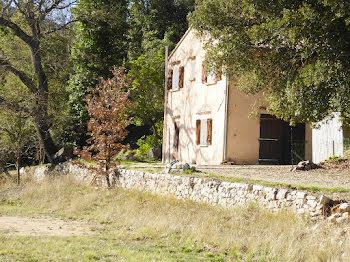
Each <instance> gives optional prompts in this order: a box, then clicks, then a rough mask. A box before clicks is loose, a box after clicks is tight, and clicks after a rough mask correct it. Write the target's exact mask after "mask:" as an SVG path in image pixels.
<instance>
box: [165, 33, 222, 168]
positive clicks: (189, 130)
mask: <svg viewBox="0 0 350 262" xmlns="http://www.w3.org/2000/svg"><path fill="white" fill-rule="evenodd" d="M202 45H203V44H202V43H201V42H200V41H199V40H198V39H197V38H196V36H195V34H194V32H193V31H192V30H189V31H188V32H187V34H186V35H185V37H184V38H183V40H182V42H181V43H180V44H179V45H178V47H177V49H175V51H174V52H173V53H172V54H171V56H170V57H169V61H168V68H176V67H180V66H184V68H185V69H184V87H183V88H181V89H178V90H176V91H174V90H169V91H168V95H167V106H166V117H165V123H164V128H165V132H164V142H163V150H164V156H163V157H164V160H165V161H171V160H173V159H174V157H175V158H177V159H178V160H181V161H186V162H189V163H192V162H195V163H197V164H201V165H202V164H208V165H209V164H213V165H214V164H220V163H221V162H222V160H223V147H224V122H225V99H226V95H225V90H226V78H225V77H224V76H223V77H222V80H220V81H217V83H216V84H203V83H202V81H201V72H202V62H203V61H204V59H205V52H204V49H203V46H202ZM192 63H194V64H195V75H196V77H195V79H191V71H192ZM202 118H211V119H212V120H213V129H212V145H209V146H201V145H197V144H196V120H198V119H202ZM175 122H177V125H178V127H179V138H180V139H179V149H178V152H174V148H173V144H174V141H173V140H174V137H175V129H174V123H175ZM176 153H177V156H174V154H176Z"/></svg>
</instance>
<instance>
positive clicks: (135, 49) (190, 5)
mask: <svg viewBox="0 0 350 262" xmlns="http://www.w3.org/2000/svg"><path fill="white" fill-rule="evenodd" d="M193 10H194V0H168V1H164V0H134V1H131V3H130V6H129V13H130V18H129V24H130V31H129V42H130V51H129V57H133V58H135V57H138V56H139V55H141V54H143V53H144V52H145V51H148V50H150V49H153V48H155V47H156V46H159V42H160V41H162V40H165V41H166V42H167V43H168V44H169V45H170V46H169V47H170V50H171V49H172V48H174V47H175V45H176V44H177V43H178V41H179V40H180V39H181V37H182V36H183V34H184V33H185V32H186V30H187V29H188V22H187V15H188V13H189V12H191V11H193ZM155 40H158V41H155Z"/></svg>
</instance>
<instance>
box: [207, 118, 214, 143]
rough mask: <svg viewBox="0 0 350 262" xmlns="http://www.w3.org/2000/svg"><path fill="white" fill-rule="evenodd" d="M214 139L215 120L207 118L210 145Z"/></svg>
mask: <svg viewBox="0 0 350 262" xmlns="http://www.w3.org/2000/svg"><path fill="white" fill-rule="evenodd" d="M212 140H213V120H212V119H208V120H207V145H208V146H210V145H211V143H212Z"/></svg>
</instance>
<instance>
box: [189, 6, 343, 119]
mask: <svg viewBox="0 0 350 262" xmlns="http://www.w3.org/2000/svg"><path fill="white" fill-rule="evenodd" d="M196 4H197V5H196V10H195V12H193V13H192V14H191V16H190V20H191V23H192V25H193V27H194V28H195V29H196V30H198V32H199V34H200V35H201V36H203V37H205V38H206V40H207V44H206V49H207V51H208V57H209V60H211V61H215V63H216V64H221V65H224V66H225V68H226V69H227V70H228V71H230V72H234V74H236V75H237V76H238V77H239V87H240V88H242V89H243V90H245V91H246V92H248V93H257V92H261V91H262V92H264V94H265V98H266V99H267V101H268V102H269V104H270V106H269V108H268V111H269V112H271V113H273V114H275V115H276V116H277V117H279V118H282V119H284V120H286V121H290V122H292V123H297V122H317V121H319V120H322V119H323V118H324V117H326V116H327V115H330V114H332V113H333V112H341V113H342V116H343V117H344V118H346V119H348V120H349V119H350V88H349V82H350V62H349V61H350V23H349V21H350V16H349V15H350V3H349V2H348V1H341V0H340V1H335V0H329V1H323V0H311V1H300V0H271V1H265V0H263V1H262V0H242V1H241V0H203V1H197V2H196Z"/></svg>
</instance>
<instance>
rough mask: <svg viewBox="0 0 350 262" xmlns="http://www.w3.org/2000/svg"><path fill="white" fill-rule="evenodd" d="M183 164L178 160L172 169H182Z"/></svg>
mask: <svg viewBox="0 0 350 262" xmlns="http://www.w3.org/2000/svg"><path fill="white" fill-rule="evenodd" d="M182 167H183V164H182V163H180V162H176V163H175V164H174V165H173V166H172V169H182Z"/></svg>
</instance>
